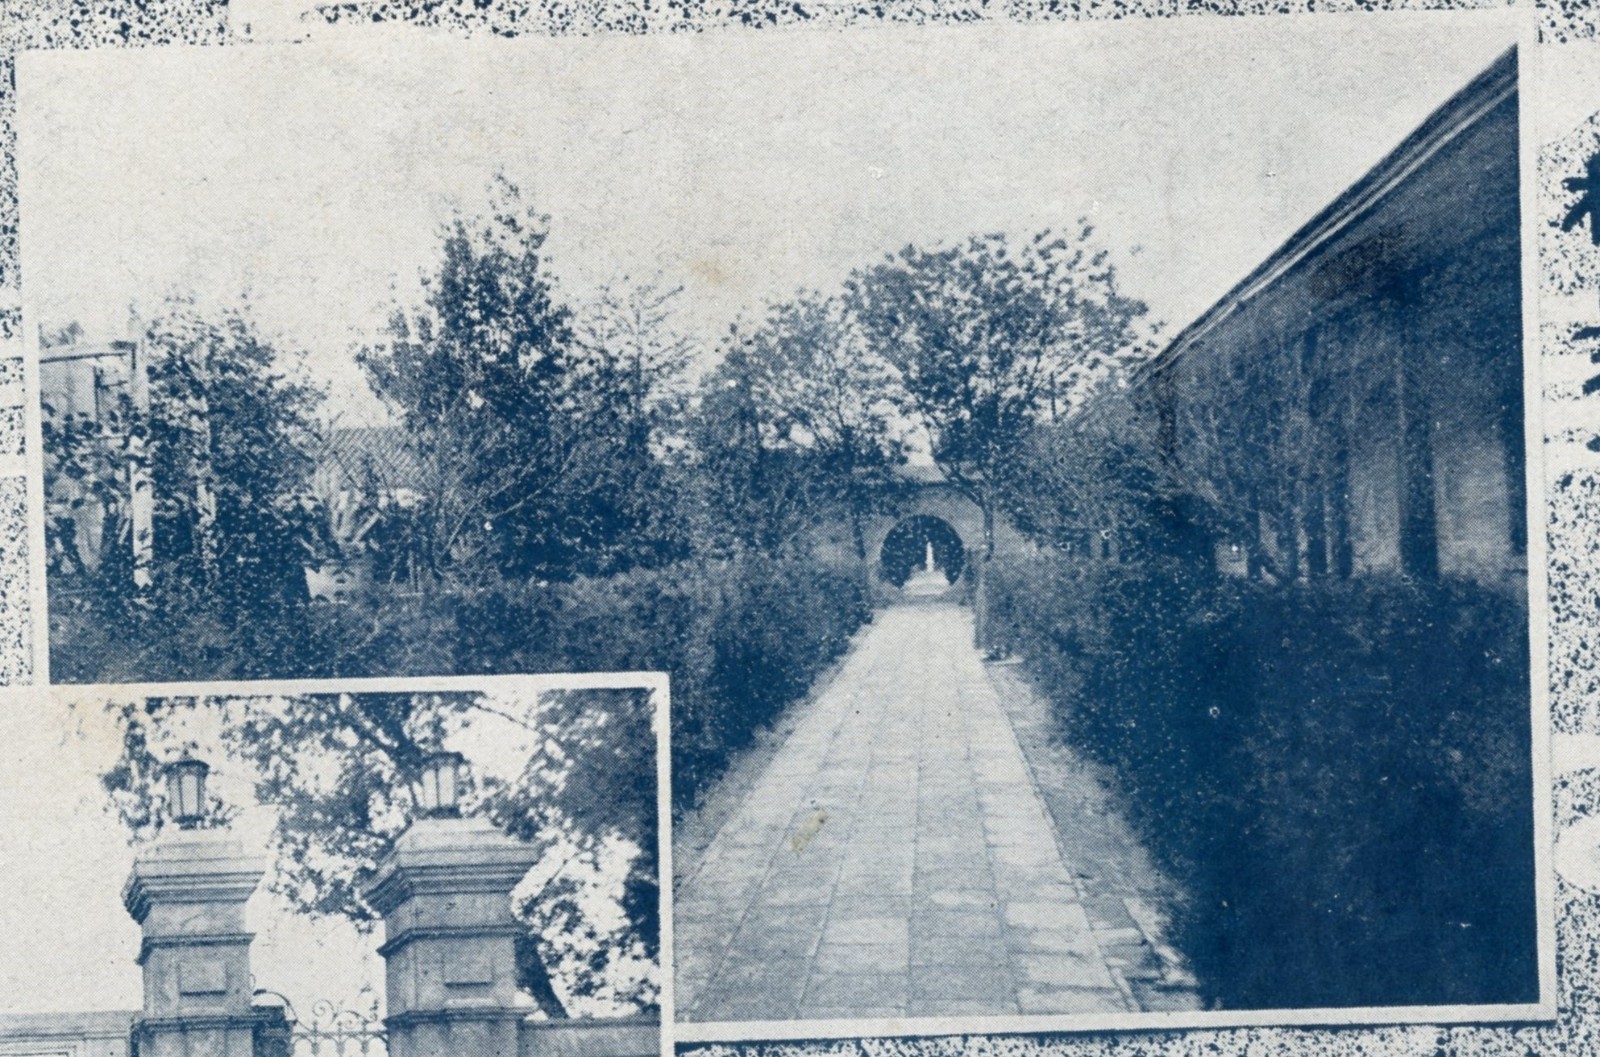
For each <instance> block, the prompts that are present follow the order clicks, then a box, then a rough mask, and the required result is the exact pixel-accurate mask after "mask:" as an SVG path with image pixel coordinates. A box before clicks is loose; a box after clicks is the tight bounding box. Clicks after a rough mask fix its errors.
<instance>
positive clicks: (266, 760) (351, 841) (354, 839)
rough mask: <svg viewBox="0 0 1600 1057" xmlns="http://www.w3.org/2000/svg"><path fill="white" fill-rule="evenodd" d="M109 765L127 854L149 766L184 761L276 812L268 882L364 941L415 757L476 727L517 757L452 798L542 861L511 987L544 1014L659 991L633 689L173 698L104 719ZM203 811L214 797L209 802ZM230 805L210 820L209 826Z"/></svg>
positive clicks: (641, 748) (648, 813)
mask: <svg viewBox="0 0 1600 1057" xmlns="http://www.w3.org/2000/svg"><path fill="white" fill-rule="evenodd" d="M109 711H110V712H111V714H112V715H113V717H114V718H115V721H116V723H117V725H118V729H119V731H120V734H121V743H122V753H121V756H120V758H119V759H118V761H117V762H116V763H115V765H113V766H112V767H111V769H109V770H108V771H107V772H106V773H105V774H104V775H103V782H104V785H105V787H106V790H107V792H108V794H109V796H110V798H111V803H112V806H113V808H114V809H115V810H116V812H117V813H118V815H119V817H120V818H121V819H122V821H123V822H124V824H125V825H126V826H127V827H128V829H129V833H130V836H131V838H132V839H133V840H134V841H135V842H141V841H145V840H149V839H151V838H152V837H154V836H155V835H156V834H157V833H159V832H160V829H161V827H162V825H163V821H164V815H163V811H162V797H163V793H162V788H161V782H160V770H161V766H162V762H163V761H164V760H167V759H171V758H173V757H175V756H176V755H178V754H179V753H181V752H183V751H189V752H194V753H197V754H199V755H201V756H202V757H209V758H210V759H211V760H212V761H213V762H214V763H216V764H217V765H218V768H219V770H222V769H228V770H231V771H233V772H234V773H236V774H242V775H245V776H247V777H248V778H249V779H250V781H251V782H252V784H253V786H254V794H255V799H256V801H257V802H258V803H260V804H263V805H267V806H269V807H271V808H273V809H274V810H275V826H274V829H273V833H272V838H271V844H272V848H271V851H272V854H273V861H274V870H273V872H272V875H271V879H270V881H269V884H270V885H271V887H272V888H273V890H274V891H276V892H278V893H279V894H281V895H283V896H284V897H286V898H287V899H288V900H289V901H290V903H291V904H292V905H294V906H295V907H297V908H299V909H301V910H303V911H304V912H306V913H310V914H314V915H341V916H344V917H346V918H348V919H349V920H351V921H352V922H354V923H356V924H357V925H358V926H359V927H362V928H366V927H370V926H371V925H372V924H373V923H374V920H375V917H374V914H373V911H372V910H371V908H370V907H368V906H367V905H366V903H365V902H364V901H363V900H362V897H361V895H360V889H361V884H362V882H363V880H364V879H365V878H366V877H367V876H368V875H369V874H370V873H371V871H372V870H373V869H374V868H375V867H376V865H377V864H378V862H379V860H380V859H381V858H382V857H383V855H384V854H385V853H386V852H387V851H388V849H389V848H390V847H392V845H393V842H394V840H395V838H396V837H398V836H399V835H400V833H402V832H403V831H404V830H405V828H406V827H407V826H408V825H409V824H410V822H411V820H412V819H413V818H414V817H415V810H416V807H415V804H414V803H413V799H412V789H413V783H414V780H415V779H416V777H417V776H418V774H419V773H420V768H421V766H422V764H423V762H424V760H425V759H426V757H427V755H428V754H429V753H430V752H432V751H434V750H436V749H437V748H439V747H440V746H441V745H442V744H443V743H444V742H446V740H448V739H451V738H460V737H461V736H462V735H463V733H464V732H468V731H469V730H470V728H472V727H474V726H475V725H478V724H485V723H491V722H492V723H498V724H500V726H498V727H496V728H495V730H496V737H497V738H498V739H502V740H520V741H521V742H522V743H524V744H525V745H526V746H527V753H528V755H527V758H526V762H525V765H523V766H522V767H521V768H520V773H517V774H515V775H513V776H512V777H509V778H507V777H505V776H503V775H495V774H491V773H490V772H489V771H488V770H487V769H486V768H483V767H480V768H477V769H475V770H474V772H473V774H472V776H471V781H470V788H469V789H468V790H467V791H466V794H465V796H464V808H465V810H466V811H467V812H468V813H481V814H483V815H485V816H487V817H489V818H491V819H493V820H494V821H495V823H496V824H498V825H499V826H500V827H501V828H502V829H503V830H505V831H506V832H507V833H509V834H511V835H513V836H516V837H518V838H520V839H522V840H526V841H529V842H530V843H532V844H535V845H536V846H538V847H539V848H540V849H541V850H542V851H543V852H544V858H543V860H542V861H541V862H540V863H539V864H538V865H537V866H535V867H534V869H533V871H531V873H530V875H529V879H528V880H525V882H524V884H523V885H521V886H519V888H518V891H517V893H515V896H516V899H515V906H514V910H515V912H516V914H517V916H518V917H519V918H520V919H521V920H522V921H523V922H524V923H525V924H526V925H527V928H528V931H527V934H526V937H525V939H524V940H523V941H522V942H521V944H520V945H519V956H518V963H519V976H520V980H519V982H520V984H521V985H522V987H523V988H524V989H525V990H527V991H528V992H529V993H530V994H531V995H532V996H533V998H534V999H535V1000H536V1001H537V1002H538V1004H539V1006H540V1008H541V1009H543V1010H544V1012H545V1013H546V1014H547V1015H549V1016H554V1017H562V1016H566V1015H568V1013H569V1011H579V1010H586V1011H589V1012H610V1013H615V1012H618V1011H624V1012H626V1011H638V1010H646V1009H652V1008H654V1004H655V1002H656V999H657V994H658V990H659V981H658V977H657V972H656V970H655V968H654V965H655V962H656V959H657V958H658V957H659V945H658V943H659V931H660V922H659V918H658V906H659V903H658V899H659V890H658V881H657V831H656V763H655V745H656V739H655V735H654V733H653V727H652V717H653V711H654V709H653V707H652V698H651V695H650V693H649V692H648V691H645V690H642V689H641V690H585V691H558V692H552V693H547V694H545V695H543V696H542V697H541V698H540V699H539V700H538V701H537V702H536V703H535V702H530V701H517V700H511V701H506V700H502V699H500V698H496V697H491V696H489V695H486V694H483V693H477V692H466V693H459V692H453V693H356V694H309V695H298V696H293V697H281V696H260V697H229V698H221V697H175V698H151V699H146V700H139V701H124V702H117V703H113V704H112V705H110V706H109ZM213 795H214V794H213ZM240 806H241V805H237V804H234V805H224V804H221V803H220V802H218V803H215V804H214V805H213V807H214V810H213V811H212V814H211V819H212V822H213V824H223V823H225V822H226V821H228V820H229V819H230V818H231V817H232V815H233V814H235V813H236V812H237V810H238V809H239V808H240Z"/></svg>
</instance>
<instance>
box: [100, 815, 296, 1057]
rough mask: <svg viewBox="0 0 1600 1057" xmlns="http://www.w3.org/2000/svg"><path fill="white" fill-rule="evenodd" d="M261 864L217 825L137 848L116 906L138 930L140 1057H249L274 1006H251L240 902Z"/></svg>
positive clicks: (249, 937) (246, 938)
mask: <svg viewBox="0 0 1600 1057" xmlns="http://www.w3.org/2000/svg"><path fill="white" fill-rule="evenodd" d="M264 871H265V861H264V860H263V859H261V858H260V857H258V856H252V855H246V854H245V851H244V847H243V845H241V844H240V843H239V842H237V841H235V840H233V839H231V838H230V836H229V835H228V834H227V833H226V832H224V831H221V830H180V831H169V832H168V833H166V834H164V835H163V836H162V837H161V838H160V839H158V840H157V841H155V842H154V843H152V844H151V845H150V846H149V847H148V848H146V849H145V850H144V852H143V853H141V854H140V856H139V857H138V859H137V860H135V862H134V864H133V870H132V871H131V872H130V873H129V875H128V881H127V883H126V884H125V885H124V886H123V890H122V899H123V905H124V906H126V907H127V909H128V913H129V914H131V915H132V916H133V919H134V920H135V921H137V922H138V923H139V924H140V926H142V928H143V930H144V940H143V942H142V943H141V944H140V946H139V965H140V967H141V968H142V969H143V971H144V1009H143V1012H142V1015H141V1016H140V1017H139V1019H138V1021H137V1022H136V1023H135V1025H134V1037H135V1038H136V1039H137V1040H138V1047H139V1051H138V1052H139V1055H140V1057H254V1054H255V1045H256V1035H257V1032H258V1031H261V1030H264V1029H269V1028H270V1027H271V1024H270V1023H269V1021H271V1020H272V1019H274V1017H276V1018H277V1019H280V1020H281V1013H280V1012H278V1011H276V1010H273V1011H266V1010H262V1011H256V1010H252V1008H251V998H252V994H253V990H254V985H253V984H252V981H251V978H250V941H251V940H252V939H253V938H254V936H253V935H252V934H251V933H249V932H247V931H245V917H244V912H245V903H246V901H247V900H249V898H250V896H251V894H252V893H254V892H255V890H256V884H257V883H258V882H259V881H260V880H261V876H262V874H263V872H264Z"/></svg>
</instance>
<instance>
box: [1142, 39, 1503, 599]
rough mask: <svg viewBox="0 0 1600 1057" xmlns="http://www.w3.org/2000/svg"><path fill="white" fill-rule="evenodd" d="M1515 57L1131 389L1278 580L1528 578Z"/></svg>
mask: <svg viewBox="0 0 1600 1057" xmlns="http://www.w3.org/2000/svg"><path fill="white" fill-rule="evenodd" d="M1517 106H1518V104H1517V91H1516V59H1515V55H1514V54H1513V53H1508V54H1507V55H1506V56H1504V57H1502V58H1501V59H1500V60H1499V61H1497V62H1496V63H1495V64H1494V65H1493V66H1492V67H1491V68H1490V69H1489V70H1487V71H1486V72H1485V73H1484V74H1483V75H1482V76H1480V77H1479V78H1478V79H1477V80H1476V81H1474V82H1473V84H1471V85H1469V86H1468V87H1467V88H1466V89H1464V90H1463V91H1462V92H1461V93H1459V94H1458V95H1457V96H1455V97H1454V98H1453V99H1451V100H1450V101H1449V102H1447V103H1446V104H1445V105H1444V106H1443V107H1441V108H1440V110H1439V111H1437V112H1436V113H1435V114H1434V115H1433V116H1432V117H1431V118H1430V119H1429V120H1428V121H1427V122H1425V123H1424V124H1423V126H1421V127H1420V128H1419V129H1418V130H1417V132H1416V133H1414V134H1413V135H1412V136H1411V137H1410V138H1408V139H1407V140H1406V141H1405V142H1404V143H1403V144H1401V145H1400V147H1399V148H1397V149H1396V151H1395V152H1393V153H1392V154H1391V155H1390V156H1389V157H1388V158H1386V159H1384V161H1383V162H1381V163H1380V164H1379V165H1378V166H1377V167H1376V168H1374V169H1373V170H1372V172H1371V173H1369V174H1368V176H1366V177H1364V178H1363V179H1362V180H1361V181H1358V183H1357V184H1356V185H1354V186H1353V187H1352V188H1351V189H1350V190H1349V191H1348V192H1346V194H1345V195H1344V196H1342V197H1341V198H1340V199H1339V200H1337V201H1336V202H1335V203H1333V204H1332V205H1331V206H1329V208H1328V209H1327V210H1325V211H1324V212H1323V213H1322V214H1321V215H1319V216H1318V217H1317V218H1315V219H1314V220H1313V221H1312V222H1311V223H1310V224H1308V225H1307V226H1306V227H1305V228H1303V229H1302V230H1301V231H1300V232H1298V233H1297V234H1296V235H1295V236H1294V237H1293V238H1291V239H1290V240H1289V242H1288V243H1286V244H1285V245H1284V247H1283V248H1282V249H1280V250H1279V251H1278V252H1277V253H1276V254H1274V255H1273V256H1272V257H1270V258H1268V260H1266V261H1265V262H1263V264H1262V265H1261V266H1260V267H1259V268H1257V269H1256V271H1255V272H1253V273H1252V274H1251V275H1250V276H1249V277H1247V278H1246V279H1245V280H1244V281H1243V282H1242V283H1240V284H1239V286H1237V287H1236V288H1235V289H1234V290H1233V291H1232V292H1230V294H1229V295H1228V296H1227V297H1225V298H1224V299H1223V300H1222V301H1220V302H1219V303H1218V304H1217V305H1216V306H1214V307H1213V308H1212V309H1210V310H1209V311H1208V312H1207V313H1206V314H1205V315H1204V316H1202V317H1201V319H1200V320H1199V321H1197V322H1196V323H1195V324H1194V325H1192V326H1191V327H1189V328H1188V329H1187V330H1186V331H1184V333H1182V334H1180V335H1179V337H1178V338H1177V339H1176V340H1175V341H1174V342H1173V344H1172V345H1171V346H1170V347H1169V348H1168V350H1166V352H1164V353H1163V354H1162V355H1161V356H1160V357H1158V358H1157V360H1156V361H1154V362H1153V363H1152V364H1151V365H1150V366H1149V367H1148V368H1147V369H1146V370H1145V372H1144V373H1143V375H1142V377H1141V379H1140V380H1141V382H1142V388H1143V391H1144V392H1145V393H1146V398H1145V403H1146V407H1147V410H1148V413H1149V414H1150V415H1151V416H1152V417H1153V419H1155V420H1156V421H1157V422H1158V425H1157V427H1156V429H1155V433H1156V435H1157V436H1158V437H1159V443H1160V444H1161V446H1162V447H1163V448H1164V450H1165V457H1166V459H1167V461H1168V464H1169V465H1170V466H1171V467H1172V468H1173V476H1174V478H1175V479H1176V480H1177V481H1178V482H1179V483H1180V487H1184V488H1190V489H1192V490H1193V491H1194V492H1195V493H1196V494H1198V495H1200V496H1201V497H1203V498H1204V499H1205V501H1206V504H1207V505H1208V507H1209V509H1211V510H1213V511H1216V512H1217V517H1216V524H1214V525H1213V526H1210V527H1211V528H1212V530H1213V531H1214V532H1216V533H1217V535H1218V536H1219V537H1220V538H1219V544H1218V545H1219V549H1220V550H1228V549H1232V550H1234V551H1237V550H1238V549H1239V547H1240V546H1241V545H1242V546H1244V547H1246V548H1248V549H1250V550H1252V551H1253V554H1254V557H1255V558H1256V559H1257V561H1256V562H1255V563H1253V564H1255V565H1259V566H1263V567H1268V568H1270V569H1271V570H1273V571H1274V573H1275V574H1276V575H1277V576H1279V577H1280V578H1281V577H1283V576H1285V575H1290V576H1296V577H1315V576H1322V575H1335V576H1339V575H1374V574H1387V573H1403V574H1406V575H1412V576H1418V577H1424V578H1428V577H1432V576H1435V575H1443V576H1461V577H1467V578H1472V579H1478V580H1485V581H1505V580H1508V579H1510V578H1515V577H1517V576H1518V575H1520V574H1521V573H1524V572H1525V571H1526V532H1525V527H1524V524H1525V523H1524V521H1523V517H1524V514H1523V511H1524V509H1525V506H1526V503H1525V479H1524V475H1525V466H1524V449H1523V443H1524V442H1523V429H1522V415H1523V395H1522V382H1523V367H1522V364H1523V356H1522V316H1521V265H1520V260H1521V234H1520V218H1519V196H1518V186H1519V183H1518V177H1519V164H1518V136H1517V123H1518V112H1517Z"/></svg>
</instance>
